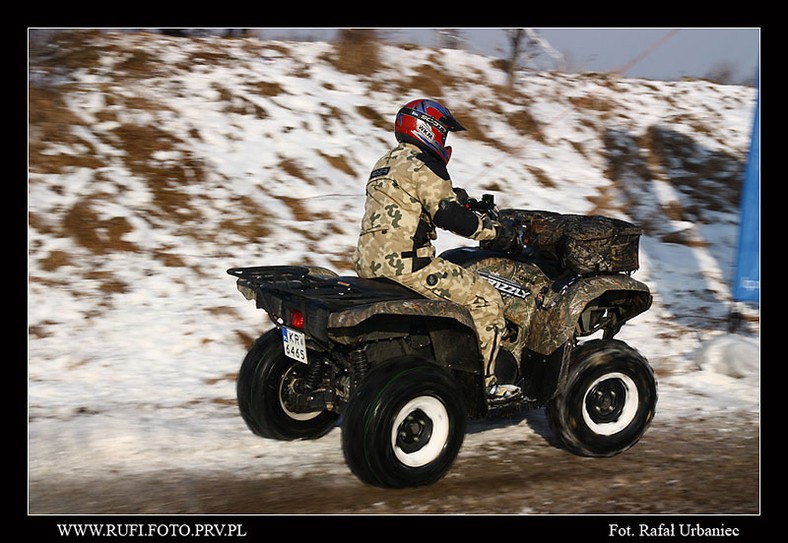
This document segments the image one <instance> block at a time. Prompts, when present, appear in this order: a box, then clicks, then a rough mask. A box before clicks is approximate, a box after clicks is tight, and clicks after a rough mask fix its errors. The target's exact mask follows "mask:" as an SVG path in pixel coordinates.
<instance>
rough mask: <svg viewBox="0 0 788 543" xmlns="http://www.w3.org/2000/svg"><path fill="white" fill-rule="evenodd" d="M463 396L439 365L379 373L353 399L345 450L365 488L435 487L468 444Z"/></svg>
mask: <svg viewBox="0 0 788 543" xmlns="http://www.w3.org/2000/svg"><path fill="white" fill-rule="evenodd" d="M461 398H462V394H461V391H460V390H459V388H458V386H457V384H456V383H455V382H454V380H453V379H452V378H451V376H449V375H448V373H447V372H446V371H445V370H444V369H443V368H440V367H438V366H436V365H435V364H432V363H430V362H427V361H423V360H416V359H413V358H402V359H397V360H394V361H391V362H387V363H385V364H384V365H382V366H379V367H376V368H374V369H373V370H372V371H371V372H370V373H369V374H368V375H367V376H366V377H365V378H364V380H363V381H362V383H361V385H360V386H359V388H358V390H357V392H356V394H354V395H353V397H352V398H351V399H350V402H349V403H348V407H347V410H346V412H345V414H344V416H345V420H344V423H343V425H342V447H343V450H344V453H345V460H346V462H347V464H348V466H349V467H350V469H351V471H352V472H353V473H354V474H355V475H356V476H357V477H358V478H359V479H361V480H362V481H364V482H365V483H368V484H371V485H375V486H380V487H384V488H403V487H415V486H423V485H429V484H432V483H435V482H436V481H438V480H439V479H441V478H442V477H443V476H444V474H445V473H446V472H447V471H448V470H449V468H450V467H451V464H452V463H453V462H454V459H455V458H456V456H457V453H458V452H459V450H460V446H461V445H462V442H463V439H464V438H465V424H466V415H465V408H464V405H463V402H462V399H461Z"/></svg>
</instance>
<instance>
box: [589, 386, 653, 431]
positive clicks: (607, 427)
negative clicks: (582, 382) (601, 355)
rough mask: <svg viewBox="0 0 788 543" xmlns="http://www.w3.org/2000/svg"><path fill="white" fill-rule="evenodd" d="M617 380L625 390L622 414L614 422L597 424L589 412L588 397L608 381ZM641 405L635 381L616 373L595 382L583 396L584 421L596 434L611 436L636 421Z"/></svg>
mask: <svg viewBox="0 0 788 543" xmlns="http://www.w3.org/2000/svg"><path fill="white" fill-rule="evenodd" d="M610 379H615V380H617V381H619V382H620V383H621V384H622V385H623V388H624V395H625V398H624V405H623V407H622V409H621V413H620V414H619V416H618V418H616V420H613V421H609V422H597V421H594V420H593V418H592V417H591V414H590V413H589V412H588V408H587V406H586V401H587V400H588V395H589V394H590V393H591V392H592V391H593V390H594V388H595V387H596V386H597V385H598V384H600V383H602V382H604V381H607V380H610ZM639 403H640V395H639V394H638V387H637V385H636V384H635V381H633V380H632V378H631V377H630V376H629V375H626V374H623V373H619V372H615V373H607V374H605V375H603V376H601V377H600V378H598V379H597V380H595V381H594V382H593V383H591V385H590V386H589V387H588V388H587V389H586V393H585V395H584V396H583V405H582V411H583V421H584V422H585V423H586V426H588V427H589V428H590V429H591V430H592V431H593V432H594V433H596V434H599V435H603V436H610V435H613V434H615V433H617V432H620V431H621V430H623V429H624V428H626V427H627V426H629V424H630V423H631V422H632V421H633V420H634V419H635V415H636V414H637V411H638V404H639Z"/></svg>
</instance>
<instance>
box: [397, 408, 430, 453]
mask: <svg viewBox="0 0 788 543" xmlns="http://www.w3.org/2000/svg"><path fill="white" fill-rule="evenodd" d="M430 437H432V419H430V417H428V416H427V415H426V413H424V411H422V410H421V409H416V410H414V411H411V412H410V413H408V415H407V416H406V417H405V420H403V421H402V422H401V423H400V425H399V427H398V428H397V447H399V448H400V449H402V451H404V452H405V453H408V454H410V453H413V452H416V451H418V450H419V449H421V448H422V447H424V446H425V445H426V444H427V443H429V441H430Z"/></svg>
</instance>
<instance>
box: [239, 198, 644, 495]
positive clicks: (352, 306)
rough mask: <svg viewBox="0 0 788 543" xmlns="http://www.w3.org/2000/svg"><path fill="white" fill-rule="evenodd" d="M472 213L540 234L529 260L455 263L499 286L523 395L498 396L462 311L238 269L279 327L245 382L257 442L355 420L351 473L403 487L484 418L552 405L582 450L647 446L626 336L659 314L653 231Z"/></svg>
mask: <svg viewBox="0 0 788 543" xmlns="http://www.w3.org/2000/svg"><path fill="white" fill-rule="evenodd" d="M469 205H471V206H472V207H473V209H475V210H476V211H477V212H480V213H487V214H488V215H491V216H493V217H494V218H495V219H497V220H501V221H508V222H509V223H510V224H512V225H514V226H515V227H516V228H517V229H518V230H519V231H521V232H527V233H528V237H529V244H528V245H527V246H525V247H523V250H521V251H518V252H517V254H501V253H495V252H491V251H488V250H485V249H483V248H480V247H475V248H468V247H466V248H457V249H452V250H449V251H446V252H444V253H443V254H442V255H441V256H442V257H443V258H445V259H448V260H450V261H452V262H455V263H458V264H460V265H462V266H464V267H466V268H468V269H471V270H474V271H476V272H477V273H479V274H480V275H482V276H483V277H485V278H486V279H487V280H488V281H489V282H490V283H491V284H492V285H493V286H495V287H496V288H497V289H498V290H499V291H500V293H501V295H502V297H503V300H504V302H505V317H506V320H507V331H506V334H505V336H504V339H503V343H502V348H501V351H500V354H499V356H498V359H497V362H496V370H495V371H496V375H497V377H498V381H499V382H502V383H511V384H517V385H519V386H520V387H521V389H522V393H521V394H520V395H518V396H516V397H514V398H512V399H509V400H508V401H506V402H503V403H496V402H494V401H492V400H489V399H488V398H487V396H486V395H485V393H484V386H483V375H482V365H481V363H480V355H479V347H478V338H477V336H476V332H475V329H474V326H473V323H472V321H471V317H470V314H469V313H468V311H467V310H466V309H465V308H464V307H462V306H459V305H458V304H454V303H451V302H446V301H435V300H429V299H426V298H424V297H422V296H420V295H419V294H417V293H415V292H413V291H411V290H409V289H406V288H405V287H402V286H400V285H398V284H396V283H394V282H390V281H387V280H382V279H360V278H358V277H355V276H338V275H337V274H336V273H334V272H333V271H330V270H327V269H325V268H317V267H311V266H263V267H247V268H232V269H230V270H228V273H229V274H230V275H232V276H235V277H236V278H237V286H238V289H239V290H240V291H241V293H243V294H244V296H245V297H246V298H247V299H250V300H255V302H256V306H257V307H258V308H261V309H263V310H265V311H266V312H267V313H268V315H269V317H270V318H271V320H272V321H273V323H274V325H275V327H274V328H273V329H271V330H270V331H268V332H266V333H264V334H263V335H262V336H261V337H260V338H259V339H257V341H256V342H255V344H254V346H253V347H252V348H251V349H250V351H249V352H248V354H247V355H246V358H245V359H244V361H243V363H242V365H241V368H240V372H239V375H238V380H237V396H238V405H239V409H240V413H241V416H242V417H243V419H244V421H245V422H246V424H247V425H248V427H249V428H250V430H251V431H252V432H253V433H255V434H257V435H259V436H262V437H265V438H270V439H278V440H295V439H315V438H319V437H321V436H323V435H325V434H326V433H327V432H329V431H330V430H331V429H332V428H334V427H335V426H336V425H337V423H338V420H339V419H340V417H342V447H343V451H344V455H345V459H346V462H347V464H348V466H349V467H350V469H351V471H352V472H353V473H354V474H355V475H356V476H357V477H358V478H359V479H361V480H362V481H364V482H366V483H368V484H372V485H376V486H381V487H390V488H399V487H410V486H419V485H429V484H432V483H434V482H436V481H438V480H439V479H441V478H442V477H443V476H444V475H445V474H446V472H447V471H448V470H449V469H450V467H451V465H452V462H453V461H454V459H455V457H456V456H457V454H458V452H459V449H460V447H461V445H462V442H463V439H464V435H465V431H466V422H467V421H468V420H469V419H484V418H489V417H496V416H503V415H507V416H510V415H511V414H512V413H513V412H516V411H517V410H521V409H524V408H539V407H546V412H547V416H548V419H549V422H550V425H551V428H552V430H553V431H554V433H555V435H556V436H557V437H558V438H559V440H560V442H561V443H562V444H563V445H564V446H565V447H566V448H567V449H569V450H571V451H573V452H574V453H576V454H580V455H587V456H597V457H603V456H611V455H615V454H617V453H620V452H622V451H624V450H626V449H628V448H629V447H631V446H632V445H634V444H635V443H636V442H637V441H638V440H639V439H640V437H641V436H642V435H643V433H644V432H645V431H646V429H647V428H648V426H649V425H650V423H651V420H652V418H653V416H654V409H655V406H656V401H657V384H656V381H655V378H654V373H653V371H652V369H651V367H650V366H649V363H648V361H647V360H646V359H645V358H644V357H643V356H642V355H641V354H639V353H638V352H637V351H636V350H635V349H633V348H632V347H630V346H628V345H627V344H626V343H624V342H622V341H619V340H616V339H613V338H614V336H615V335H616V334H617V333H618V331H619V330H620V329H621V327H622V325H623V324H624V323H625V322H627V321H628V320H630V319H632V318H633V317H635V316H636V315H638V314H640V313H643V312H644V311H646V310H648V308H649V307H650V305H651V299H652V298H651V294H650V292H649V289H648V287H647V286H646V285H644V284H643V283H641V282H639V281H636V280H635V279H633V278H632V277H631V273H632V272H633V271H634V270H636V269H637V267H638V238H639V236H640V230H639V229H638V228H637V227H635V226H634V225H631V224H629V223H626V222H623V221H617V220H614V219H609V218H606V217H600V216H592V217H585V216H579V215H562V214H558V213H552V212H546V211H526V210H504V211H500V212H499V211H498V210H497V209H496V207H495V204H494V202H493V201H492V198H491V197H489V196H485V198H483V199H482V201H481V202H479V201H475V200H471V203H470V204H469ZM592 335H593V336H594V338H591V337H590V336H592Z"/></svg>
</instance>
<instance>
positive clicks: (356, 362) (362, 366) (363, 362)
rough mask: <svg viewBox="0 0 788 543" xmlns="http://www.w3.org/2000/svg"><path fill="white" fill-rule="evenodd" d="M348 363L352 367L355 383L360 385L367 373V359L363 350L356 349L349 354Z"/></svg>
mask: <svg viewBox="0 0 788 543" xmlns="http://www.w3.org/2000/svg"><path fill="white" fill-rule="evenodd" d="M350 362H351V364H352V365H353V374H354V376H355V378H356V383H360V382H361V380H362V379H364V377H365V376H366V375H367V372H368V371H369V359H368V358H367V353H366V351H365V350H364V349H356V350H354V351H351V352H350Z"/></svg>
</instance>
